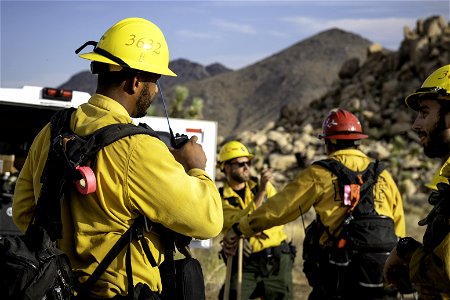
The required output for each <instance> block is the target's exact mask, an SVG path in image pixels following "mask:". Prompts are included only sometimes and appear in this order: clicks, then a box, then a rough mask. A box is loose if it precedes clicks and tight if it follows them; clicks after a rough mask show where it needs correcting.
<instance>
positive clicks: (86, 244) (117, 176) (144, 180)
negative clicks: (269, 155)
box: [13, 18, 223, 299]
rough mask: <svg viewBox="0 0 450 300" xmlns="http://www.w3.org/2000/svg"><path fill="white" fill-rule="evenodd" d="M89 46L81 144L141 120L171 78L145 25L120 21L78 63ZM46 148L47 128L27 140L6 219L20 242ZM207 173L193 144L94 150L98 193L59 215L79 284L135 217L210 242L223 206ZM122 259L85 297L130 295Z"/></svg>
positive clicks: (154, 242)
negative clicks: (90, 82)
mask: <svg viewBox="0 0 450 300" xmlns="http://www.w3.org/2000/svg"><path fill="white" fill-rule="evenodd" d="M87 45H92V46H95V48H94V50H93V51H92V52H89V53H85V54H81V55H80V57H81V58H84V59H87V60H91V61H92V62H91V70H92V72H93V73H95V74H98V82H97V90H96V93H95V94H94V95H93V96H92V97H91V98H90V99H89V101H88V102H87V103H85V104H82V105H80V106H79V107H78V108H77V110H76V111H75V112H74V113H73V114H72V116H71V124H70V127H71V130H72V131H73V132H75V133H76V134H77V135H79V136H88V135H90V134H92V133H93V132H95V131H96V130H98V129H100V128H104V127H105V126H107V125H110V124H118V123H119V124H133V121H132V119H131V118H136V117H142V116H145V115H146V112H147V109H148V108H149V106H150V104H151V103H152V101H153V100H152V99H153V97H154V96H155V94H156V93H157V92H158V86H157V80H158V79H159V78H160V77H161V75H167V76H176V75H175V73H174V72H172V71H171V70H170V69H169V67H168V65H169V49H168V46H167V43H166V40H165V38H164V35H163V33H162V31H161V30H160V29H159V28H158V27H157V26H156V25H155V24H153V23H152V22H150V21H148V20H146V19H142V18H126V19H123V20H121V21H119V22H117V23H116V24H114V25H113V26H112V27H111V28H109V29H108V30H107V31H106V32H105V33H104V34H103V36H102V37H101V39H100V41H99V42H98V43H97V42H87V43H86V44H84V45H83V46H82V47H80V49H78V50H77V53H78V52H79V51H80V50H82V48H84V47H85V46H87ZM49 143H50V124H48V125H46V126H45V127H44V128H43V129H42V130H41V131H40V133H39V134H38V135H37V137H36V138H35V140H34V142H33V144H32V146H31V149H30V151H29V154H28V157H27V159H26V161H25V164H24V166H23V169H22V170H21V172H20V176H19V178H18V180H17V184H16V188H15V194H14V202H13V218H14V222H15V223H16V224H17V225H18V227H19V228H20V229H21V230H22V231H24V232H25V230H26V228H27V225H28V223H29V222H30V219H31V218H32V216H33V213H34V210H35V207H36V201H37V200H38V198H39V194H40V190H41V187H42V184H41V182H40V177H41V174H42V172H43V168H44V165H45V162H46V159H47V154H48V153H49V148H50V145H49ZM205 166H206V155H205V153H204V151H203V149H202V147H201V145H199V144H198V143H197V137H196V136H193V137H192V138H190V140H189V141H187V143H186V144H185V145H184V146H183V147H182V148H180V149H172V148H170V149H169V148H168V147H167V146H166V144H164V143H163V141H161V140H160V139H158V138H157V137H154V136H150V135H147V134H137V135H133V136H127V137H125V138H122V139H120V140H118V141H116V142H114V143H112V144H110V145H108V146H106V147H104V148H102V149H101V150H100V151H99V152H98V153H97V156H96V163H95V167H94V168H93V172H94V174H95V178H96V179H97V190H96V191H95V192H94V193H92V194H88V195H81V194H80V193H77V192H76V190H75V191H71V193H70V195H71V197H70V200H69V201H65V203H64V205H63V209H62V223H63V229H64V233H63V238H62V239H61V240H59V241H58V247H59V248H60V249H62V250H63V251H64V252H65V253H66V254H67V255H68V257H69V259H70V262H71V264H72V268H73V271H74V273H75V274H76V276H77V277H78V279H79V281H81V282H85V281H86V280H87V278H88V277H89V276H90V275H92V273H93V271H94V270H95V269H96V267H97V266H98V265H99V262H101V261H102V260H103V258H104V257H105V255H106V253H107V252H108V251H109V250H110V249H111V248H112V246H113V245H115V243H116V242H117V241H118V239H119V238H120V237H121V236H122V234H123V233H125V232H126V231H127V229H128V228H129V227H130V226H131V224H133V222H134V221H135V220H136V219H137V218H138V217H139V216H141V215H143V216H145V217H147V218H148V219H150V220H151V221H153V222H154V223H160V224H162V225H163V226H164V227H166V228H169V229H171V230H173V231H175V232H178V233H180V234H182V235H186V236H190V237H195V238H199V239H208V238H212V237H215V236H217V235H218V234H219V233H220V231H221V229H222V223H223V213H222V203H221V198H220V195H219V192H218V190H217V187H216V185H215V183H214V181H213V180H212V179H211V177H210V176H209V175H208V174H207V173H206V172H205ZM61 167H62V166H61ZM74 188H75V187H74ZM194 216H195V217H194ZM144 238H145V241H146V242H147V244H148V246H149V248H150V251H151V254H152V256H153V258H154V259H155V260H156V263H157V265H158V266H159V265H160V264H161V263H162V262H163V261H164V247H163V243H162V241H161V236H160V235H159V234H158V233H156V232H154V231H152V230H150V231H148V232H145V233H144ZM130 249H131V250H130V251H131V262H132V265H133V267H132V277H133V282H134V283H135V284H136V285H137V284H143V285H144V286H145V287H146V290H148V291H151V294H152V296H151V297H150V298H151V299H159V295H160V294H161V292H162V290H163V289H164V286H162V283H161V276H160V272H159V268H158V267H157V266H156V267H152V266H151V264H150V262H149V260H148V259H147V256H146V255H145V254H144V249H143V247H142V246H141V244H140V243H139V242H138V241H137V240H133V241H132V244H131V247H130ZM124 253H125V252H124V251H122V252H121V253H120V254H119V255H118V256H117V257H116V258H115V259H114V261H113V262H112V263H111V264H110V265H109V267H108V268H107V269H106V271H105V272H103V274H101V276H100V278H99V279H98V280H97V282H96V283H95V285H94V286H93V288H92V290H91V291H90V293H89V297H92V298H100V299H109V298H115V299H116V298H117V299H119V298H120V297H124V296H126V295H128V294H129V292H130V290H131V289H133V287H128V284H127V282H128V281H127V278H128V275H127V269H126V257H125V254H124ZM139 299H141V298H139ZM146 299H147V298H146Z"/></svg>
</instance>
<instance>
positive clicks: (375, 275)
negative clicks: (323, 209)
mask: <svg viewBox="0 0 450 300" xmlns="http://www.w3.org/2000/svg"><path fill="white" fill-rule="evenodd" d="M314 164H316V165H319V166H322V167H324V168H326V169H327V170H329V171H330V172H332V173H333V174H335V175H336V176H337V178H338V182H337V190H338V191H336V192H337V193H339V196H340V201H342V204H343V205H344V206H346V207H348V210H347V214H346V215H345V218H344V220H343V221H342V223H341V224H340V225H339V226H338V227H337V228H336V230H334V231H333V232H330V231H329V230H328V228H325V226H324V225H323V224H322V222H321V221H320V218H317V219H316V220H315V221H313V222H312V223H311V224H310V225H309V226H308V227H307V229H306V235H305V239H304V243H303V248H304V249H303V258H304V272H305V275H306V276H307V278H308V281H309V284H310V285H311V286H313V287H314V288H317V289H320V290H322V292H323V293H325V294H326V295H328V296H330V297H335V298H343V299H352V297H354V296H355V293H358V292H359V293H363V294H366V295H369V294H370V295H373V296H375V295H380V297H381V296H382V295H383V294H385V293H386V292H391V291H386V290H384V288H383V285H384V284H383V281H384V280H383V266H384V263H385V261H386V259H387V257H388V256H389V254H390V251H391V250H392V248H394V247H395V245H396V243H397V236H396V235H395V225H394V221H393V220H392V219H391V218H389V217H386V216H382V215H379V214H378V213H377V212H376V211H375V207H374V193H373V187H374V184H375V183H376V181H377V178H378V176H379V175H380V173H381V172H382V171H383V167H382V165H381V164H380V163H379V162H378V161H375V162H371V163H370V164H369V166H368V167H367V168H366V170H364V171H362V172H354V171H352V170H350V169H348V168H347V167H346V166H344V165H343V164H342V163H340V162H339V161H337V160H334V159H326V160H321V161H317V162H314ZM324 232H326V234H327V236H328V239H327V241H326V242H325V245H324V246H323V247H321V246H320V245H319V239H320V237H321V236H322V234H323V233H324ZM367 293H369V294H367Z"/></svg>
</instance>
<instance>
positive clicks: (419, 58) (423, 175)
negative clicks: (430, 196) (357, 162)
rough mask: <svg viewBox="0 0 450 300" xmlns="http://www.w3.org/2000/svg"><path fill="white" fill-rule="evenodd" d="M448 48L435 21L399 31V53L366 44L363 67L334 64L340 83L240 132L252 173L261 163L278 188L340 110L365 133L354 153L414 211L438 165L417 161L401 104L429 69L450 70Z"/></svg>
mask: <svg viewBox="0 0 450 300" xmlns="http://www.w3.org/2000/svg"><path fill="white" fill-rule="evenodd" d="M449 49H450V25H449V24H447V23H446V22H445V20H444V19H443V18H441V17H431V18H429V19H426V20H418V21H417V24H416V28H414V29H410V28H407V27H405V28H404V40H403V42H402V43H401V46H400V49H399V51H397V52H387V51H384V50H383V49H381V48H380V47H379V46H377V45H372V46H371V47H369V48H368V49H367V52H368V57H367V59H366V60H365V61H364V62H362V61H360V60H359V59H356V58H352V59H350V60H347V61H346V62H345V63H344V64H343V65H342V67H341V69H340V71H339V77H340V78H339V79H338V80H336V81H335V82H334V83H333V84H332V85H331V88H330V89H329V90H328V91H327V92H326V93H325V94H324V95H323V96H321V97H318V98H316V99H315V100H313V101H311V102H310V104H309V105H308V106H305V107H303V108H298V107H295V106H287V107H285V108H284V109H283V110H282V113H281V115H280V118H279V119H278V120H277V121H276V122H272V123H269V124H267V125H266V127H265V128H263V129H262V130H258V131H246V132H243V133H241V134H240V135H239V136H238V139H240V140H241V141H243V142H244V143H245V144H247V145H249V146H250V147H251V148H252V150H253V151H254V152H255V153H257V154H258V158H257V162H258V163H257V164H256V166H255V171H256V170H258V169H259V168H261V167H262V166H263V163H268V164H269V165H270V166H271V167H272V168H273V169H274V170H275V171H276V174H277V177H276V182H277V183H279V184H280V185H283V184H285V183H286V182H287V180H290V179H292V178H293V176H294V174H296V173H297V172H298V171H299V170H300V169H301V168H303V167H304V166H306V165H309V164H310V163H311V162H312V161H314V160H317V159H320V158H321V157H322V156H323V142H322V141H320V140H319V139H318V138H317V135H318V134H319V133H320V128H321V123H322V120H323V119H324V118H325V117H326V115H327V114H328V111H329V110H330V109H332V108H335V107H344V108H347V109H349V110H351V111H353V112H354V113H355V114H356V115H358V117H359V118H360V120H361V121H362V124H363V128H364V129H365V131H366V133H368V134H369V135H370V139H367V140H364V142H363V144H362V145H361V149H362V150H363V151H365V152H366V153H369V154H370V155H372V156H373V157H374V158H378V159H380V160H382V161H383V163H384V164H385V165H386V166H387V167H388V168H389V169H390V171H391V172H392V174H393V177H394V178H395V180H396V181H397V183H398V184H399V188H400V190H401V192H402V194H403V196H404V200H405V201H406V203H409V204H417V205H420V206H422V205H423V204H424V203H425V200H426V197H427V193H428V191H426V189H425V188H424V183H425V182H426V181H427V180H429V179H430V178H431V176H432V174H433V172H434V171H435V170H436V168H437V163H438V162H437V161H431V160H430V159H428V158H425V156H424V155H423V151H422V147H421V146H420V145H419V144H418V143H417V137H416V135H415V134H414V133H413V132H412V131H411V125H412V122H413V119H414V117H415V113H414V112H413V111H411V110H410V109H409V108H408V107H407V106H406V105H405V104H404V99H405V96H406V95H408V94H409V93H411V92H413V91H414V90H416V89H417V88H419V87H420V85H421V84H422V82H423V80H424V79H425V78H426V77H427V76H428V75H429V74H430V73H431V72H432V71H433V70H435V69H437V68H438V67H440V66H443V65H446V64H450V52H449ZM405 206H406V207H408V206H407V205H405ZM413 206H414V205H413ZM413 206H409V208H408V209H412V208H411V207H413ZM422 214H423V212H422Z"/></svg>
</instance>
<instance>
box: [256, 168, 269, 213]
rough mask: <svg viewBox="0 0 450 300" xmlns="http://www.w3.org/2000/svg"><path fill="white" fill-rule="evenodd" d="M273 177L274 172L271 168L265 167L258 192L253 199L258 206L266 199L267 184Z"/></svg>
mask: <svg viewBox="0 0 450 300" xmlns="http://www.w3.org/2000/svg"><path fill="white" fill-rule="evenodd" d="M272 177H273V174H272V170H271V169H264V170H263V171H262V172H261V179H260V180H259V189H258V193H256V195H255V198H254V199H253V202H255V206H256V208H258V207H260V206H261V205H262V204H263V203H264V201H265V200H266V198H267V197H266V188H267V184H268V183H269V182H270V180H271V179H272Z"/></svg>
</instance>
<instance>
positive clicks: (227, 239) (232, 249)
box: [222, 228, 239, 257]
mask: <svg viewBox="0 0 450 300" xmlns="http://www.w3.org/2000/svg"><path fill="white" fill-rule="evenodd" d="M238 242H239V236H237V234H236V233H235V232H234V230H233V229H232V228H230V229H229V230H228V232H227V233H226V234H225V236H224V237H223V240H222V248H223V252H224V254H225V256H226V257H229V256H234V255H235V254H236V249H237V247H238Z"/></svg>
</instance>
